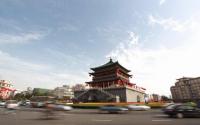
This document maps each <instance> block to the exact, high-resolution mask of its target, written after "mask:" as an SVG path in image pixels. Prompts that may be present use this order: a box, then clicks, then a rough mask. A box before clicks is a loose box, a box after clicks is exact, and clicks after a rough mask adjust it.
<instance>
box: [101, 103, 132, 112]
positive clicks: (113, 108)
mask: <svg viewBox="0 0 200 125" xmlns="http://www.w3.org/2000/svg"><path fill="white" fill-rule="evenodd" d="M127 111H128V109H127V108H124V107H120V106H115V105H105V106H102V107H100V112H108V113H125V112H127Z"/></svg>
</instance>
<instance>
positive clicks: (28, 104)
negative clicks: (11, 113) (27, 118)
mask: <svg viewBox="0 0 200 125" xmlns="http://www.w3.org/2000/svg"><path fill="white" fill-rule="evenodd" d="M19 104H20V106H30V105H31V102H30V101H29V100H25V101H20V103H19Z"/></svg>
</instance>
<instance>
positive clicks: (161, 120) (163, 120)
mask: <svg viewBox="0 0 200 125" xmlns="http://www.w3.org/2000/svg"><path fill="white" fill-rule="evenodd" d="M171 121H172V120H169V119H153V120H152V122H171Z"/></svg>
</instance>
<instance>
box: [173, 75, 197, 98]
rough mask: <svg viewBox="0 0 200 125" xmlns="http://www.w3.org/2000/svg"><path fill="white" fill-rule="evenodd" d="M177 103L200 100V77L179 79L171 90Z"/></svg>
mask: <svg viewBox="0 0 200 125" xmlns="http://www.w3.org/2000/svg"><path fill="white" fill-rule="evenodd" d="M170 90H171V94H172V99H173V100H174V101H175V102H186V101H198V100H200V77H196V78H191V77H183V78H180V79H177V82H176V83H175V86H172V87H171V88H170Z"/></svg>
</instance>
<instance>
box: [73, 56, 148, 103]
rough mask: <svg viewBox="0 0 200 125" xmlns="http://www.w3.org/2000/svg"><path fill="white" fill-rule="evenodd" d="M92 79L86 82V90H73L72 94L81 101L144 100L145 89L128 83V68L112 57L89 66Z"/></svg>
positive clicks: (129, 76)
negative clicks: (96, 64) (102, 62)
mask: <svg viewBox="0 0 200 125" xmlns="http://www.w3.org/2000/svg"><path fill="white" fill-rule="evenodd" d="M91 70H92V71H93V72H91V73H89V74H90V76H92V81H90V82H86V84H87V85H88V86H89V89H88V90H82V91H75V92H74V95H75V98H76V99H77V100H78V101H81V102H91V101H95V102H116V101H120V102H138V98H137V96H139V97H143V98H140V102H144V94H145V89H144V88H142V87H138V86H136V84H133V83H130V81H129V78H131V77H132V75H130V74H129V72H130V70H128V69H126V68H124V67H123V66H122V65H120V64H119V63H118V61H116V62H113V61H112V59H110V61H109V62H108V63H106V64H104V65H101V66H99V67H95V68H91Z"/></svg>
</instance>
